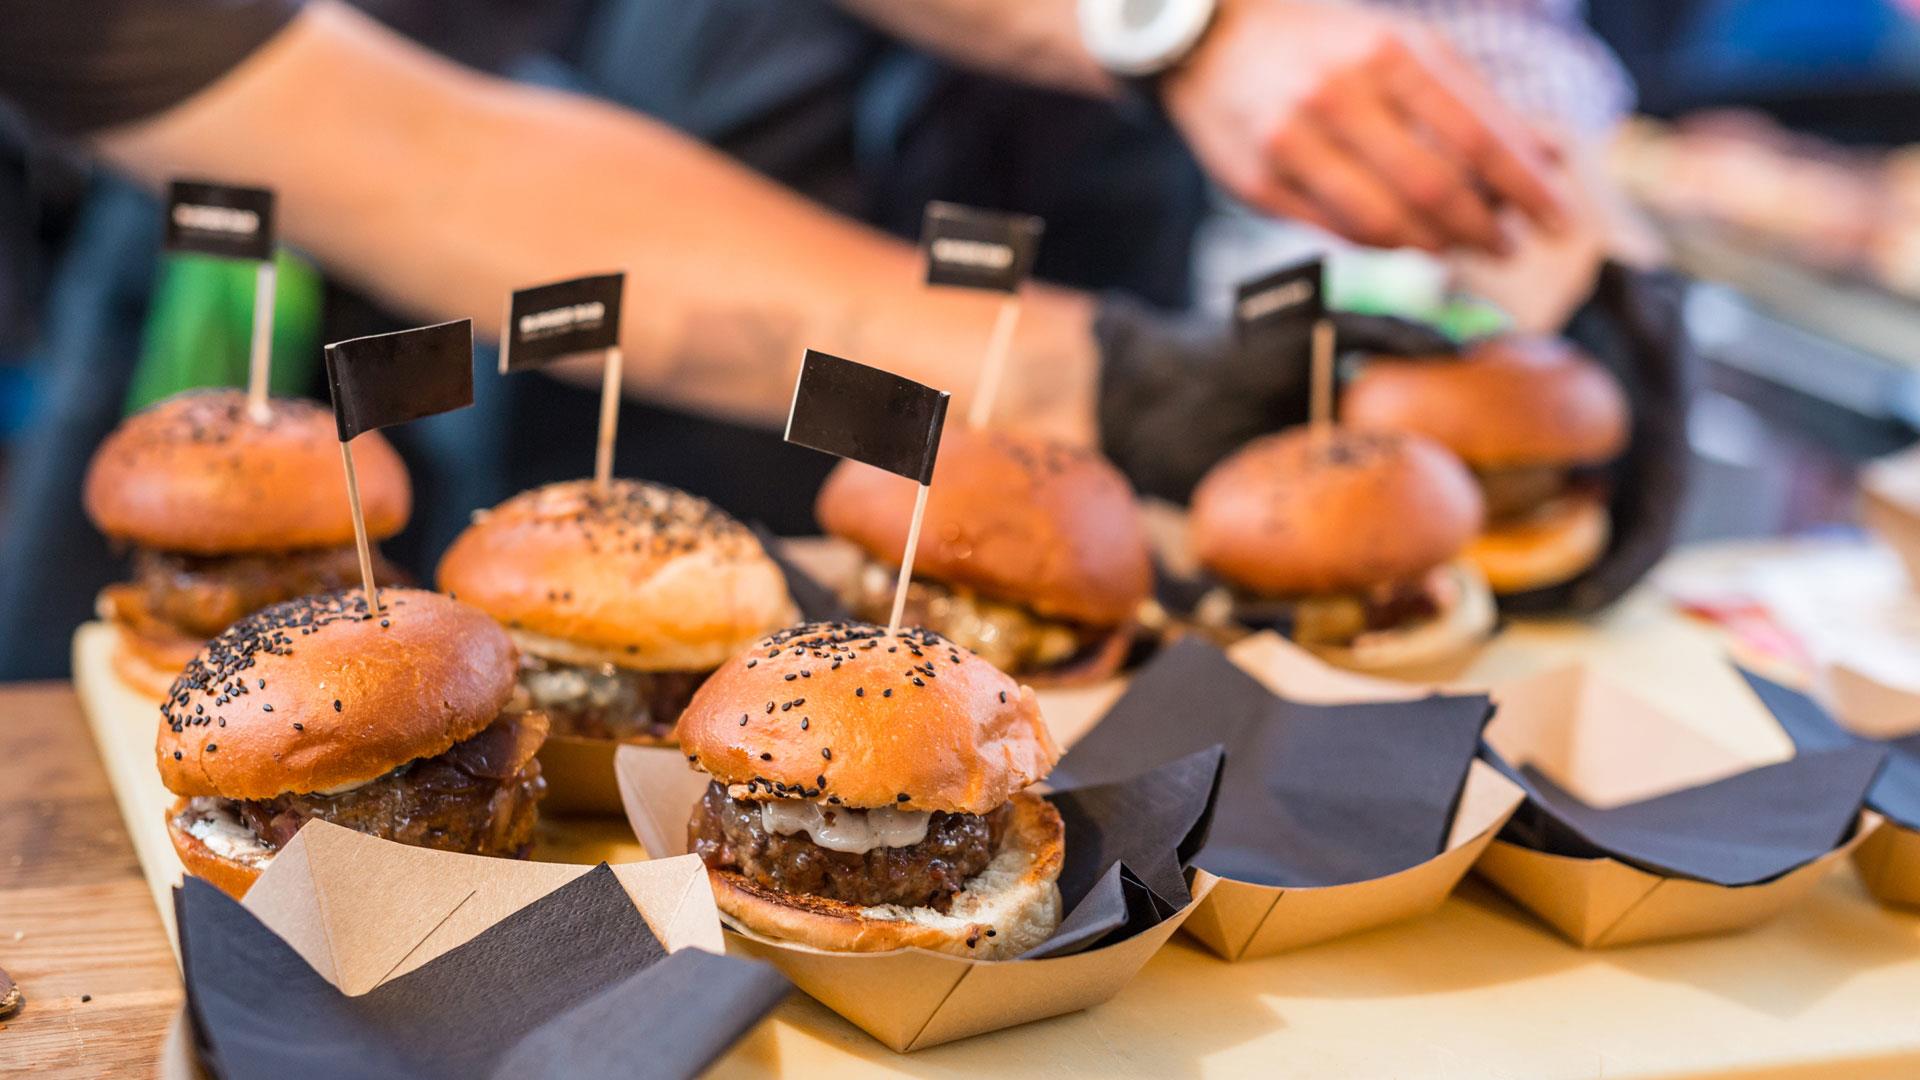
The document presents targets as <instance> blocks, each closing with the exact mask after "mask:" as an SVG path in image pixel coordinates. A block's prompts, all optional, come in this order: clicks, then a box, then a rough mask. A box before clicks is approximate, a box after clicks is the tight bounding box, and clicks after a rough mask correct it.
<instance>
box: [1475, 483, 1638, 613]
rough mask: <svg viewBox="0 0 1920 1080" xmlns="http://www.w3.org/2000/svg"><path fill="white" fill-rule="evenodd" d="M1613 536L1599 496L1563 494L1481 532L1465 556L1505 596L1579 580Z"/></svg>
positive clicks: (1604, 507)
mask: <svg viewBox="0 0 1920 1080" xmlns="http://www.w3.org/2000/svg"><path fill="white" fill-rule="evenodd" d="M1611 533H1612V523H1611V519H1610V518H1609V517H1608V515H1607V508H1606V505H1605V504H1604V503H1603V502H1601V500H1600V498H1599V497H1598V496H1597V495H1590V494H1573V495H1564V496H1562V497H1560V498H1558V499H1555V500H1553V501H1552V502H1550V503H1548V504H1546V505H1545V506H1543V507H1541V508H1540V509H1539V510H1537V511H1535V512H1534V513H1532V514H1529V515H1527V516H1526V517H1524V518H1521V519H1520V520H1518V521H1513V522H1501V523H1500V526H1499V527H1498V528H1495V529H1489V530H1488V531H1487V532H1485V533H1483V534H1481V536H1480V537H1479V539H1477V540H1475V541H1474V542H1473V543H1472V544H1470V545H1468V547H1467V552H1466V557H1467V559H1468V560H1469V561H1471V562H1472V563H1473V564H1474V565H1476V566H1478V567H1479V568H1480V572H1481V573H1483V574H1485V575H1486V576H1487V581H1488V582H1489V583H1491V584H1492V585H1493V591H1494V592H1496V593H1499V594H1501V595H1503V596H1504V595H1506V594H1508V593H1518V592H1526V591H1527V590H1529V589H1544V588H1546V587H1547V586H1549V585H1558V584H1560V583H1562V582H1566V581H1571V580H1573V579H1574V578H1576V577H1578V576H1580V574H1582V573H1584V572H1585V571H1586V569H1587V567H1589V566H1592V565H1593V564H1594V563H1595V562H1596V561H1597V560H1598V559H1599V558H1600V556H1601V554H1602V553H1603V552H1605V551H1606V550H1607V538H1608V536H1609V535H1610V534H1611Z"/></svg>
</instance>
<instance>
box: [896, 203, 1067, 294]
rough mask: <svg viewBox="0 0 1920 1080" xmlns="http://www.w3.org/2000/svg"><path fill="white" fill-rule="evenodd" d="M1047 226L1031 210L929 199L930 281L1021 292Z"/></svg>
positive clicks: (923, 231) (925, 231) (924, 231)
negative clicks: (1021, 211)
mask: <svg viewBox="0 0 1920 1080" xmlns="http://www.w3.org/2000/svg"><path fill="white" fill-rule="evenodd" d="M1044 228H1045V226H1044V224H1043V223H1042V222H1041V220H1040V219H1039V218H1037V217H1034V216H1033V215H1031V214H1007V213H1001V212H999V211H996V210H979V209H975V208H974V207H971V206H959V205H956V204H954V203H944V202H930V203H928V204H927V214H926V218H925V219H924V221H923V222H922V223H921V227H920V246H921V247H922V248H923V249H924V250H925V251H926V254H927V284H929V285H957V286H960V287H962V288H968V289H988V290H992V291H994V292H1005V293H1012V292H1018V291H1019V290H1020V285H1021V283H1022V282H1024V281H1026V280H1027V275H1028V274H1029V273H1030V272H1032V270H1033V257H1034V254H1035V253H1036V252H1037V251H1038V250H1039V247H1040V233H1041V231H1042V230H1043V229H1044Z"/></svg>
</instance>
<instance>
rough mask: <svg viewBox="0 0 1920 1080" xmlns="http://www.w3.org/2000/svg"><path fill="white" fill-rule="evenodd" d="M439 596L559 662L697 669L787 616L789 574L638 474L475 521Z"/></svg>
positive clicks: (555, 487)
mask: <svg viewBox="0 0 1920 1080" xmlns="http://www.w3.org/2000/svg"><path fill="white" fill-rule="evenodd" d="M439 583H440V588H441V589H443V590H445V591H446V592H448V593H451V594H453V595H455V596H458V597H459V598H460V600H461V601H462V602H463V603H467V604H471V605H473V606H474V607H476V608H479V609H480V610H481V611H484V612H486V613H487V614H488V615H491V616H493V617H494V619H496V620H498V621H499V622H500V623H502V624H503V625H505V626H506V627H507V628H508V632H509V633H510V634H512V636H513V639H514V643H515V644H516V645H517V646H519V647H520V648H521V649H522V650H523V651H525V652H527V653H530V654H532V655H535V656H541V657H545V658H547V659H550V660H557V661H560V662H562V663H569V664H582V665H586V664H600V663H612V664H617V665H619V666H621V667H626V668H633V669H636V670H642V671H705V670H708V669H710V668H713V667H715V666H717V665H719V664H720V663H721V662H722V661H724V660H726V659H727V658H728V657H730V656H732V655H733V654H735V653H737V652H739V651H740V650H741V649H743V648H745V647H746V646H747V645H749V644H751V643H752V642H753V641H754V640H755V639H756V638H759V637H761V636H762V635H764V634H768V633H771V632H772V631H774V630H776V629H779V628H780V627H782V626H785V625H787V624H788V623H789V622H791V621H792V620H793V617H794V607H793V601H792V600H791V599H790V598H789V597H788V596H787V582H786V577H785V576H784V575H783V574H781V572H780V567H779V566H778V565H777V564H775V563H774V561H773V560H772V559H771V558H770V557H768V555H767V553H766V550H765V549H763V548H762V547H761V546H760V541H759V540H758V539H756V538H755V537H754V535H753V533H752V532H751V531H750V530H749V529H747V527H746V526H744V525H742V524H740V523H739V522H738V521H735V520H734V519H733V518H731V517H729V516H727V515H726V514H725V513H723V512H722V511H721V510H720V509H719V508H718V507H715V506H714V505H713V504H712V503H710V502H708V501H707V500H705V499H702V498H698V497H697V496H693V495H689V494H687V493H686V492H684V491H677V490H675V489H673V488H669V487H663V486H661V485H658V484H648V483H642V482H641V481H638V480H615V481H613V483H612V485H611V487H610V489H609V491H608V493H607V494H604V495H603V494H601V493H600V492H599V491H598V490H597V489H596V488H595V486H594V484H593V482H592V481H590V480H576V481H570V482H567V483H561V484H550V485H548V486H546V487H542V488H535V489H534V490H532V491H527V492H522V493H521V494H519V495H516V496H514V497H513V498H511V499H508V500H507V501H506V502H504V503H501V504H500V505H499V506H497V507H495V508H494V509H492V510H485V511H481V512H480V513H478V514H475V515H474V521H473V524H472V525H470V526H468V527H467V529H466V531H465V532H463V533H461V534H460V536H459V538H458V539H456V540H455V541H454V542H453V546H452V547H451V548H449V549H448V550H447V553H446V555H445V556H444V557H443V558H442V559H441V560H440V571H439Z"/></svg>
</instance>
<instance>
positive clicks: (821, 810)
mask: <svg viewBox="0 0 1920 1080" xmlns="http://www.w3.org/2000/svg"><path fill="white" fill-rule="evenodd" d="M932 816H933V815H932V814H929V813H927V812H926V811H924V810H895V809H893V808H892V807H887V806H881V807H876V808H874V809H872V810H849V809H847V808H845V807H841V806H822V805H820V804H819V803H815V802H805V801H802V800H800V799H770V800H768V801H766V802H763V803H761V804H760V825H761V827H763V828H765V829H766V830H767V831H768V832H771V833H779V834H781V835H782V836H792V835H793V834H794V833H806V834H807V835H808V836H809V837H811V838H812V840H813V842H814V843H816V844H818V845H820V846H821V847H823V848H826V849H828V850H830V851H845V852H849V853H852V854H855V855H860V854H865V853H866V852H869V851H872V850H873V849H874V848H894V847H910V846H912V845H914V844H917V843H919V842H920V841H922V840H925V839H926V838H927V823H928V821H929V820H930V819H931V818H932Z"/></svg>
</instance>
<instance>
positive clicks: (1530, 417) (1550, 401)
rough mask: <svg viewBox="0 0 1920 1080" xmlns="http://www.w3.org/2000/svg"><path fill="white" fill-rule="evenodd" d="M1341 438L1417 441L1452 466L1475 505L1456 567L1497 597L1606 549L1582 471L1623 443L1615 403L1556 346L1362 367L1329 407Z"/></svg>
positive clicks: (1554, 581)
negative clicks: (1469, 569) (1375, 434)
mask: <svg viewBox="0 0 1920 1080" xmlns="http://www.w3.org/2000/svg"><path fill="white" fill-rule="evenodd" d="M1341 412H1342V419H1343V420H1344V422H1345V423H1347V424H1348V425H1350V426H1352V427H1356V428H1363V429H1370V430H1386V431H1408V432H1413V433H1415V434H1419V435H1424V436H1426V437H1427V438H1429V439H1432V440H1434V441H1435V442H1437V443H1439V444H1440V445H1442V446H1444V447H1446V448H1447V449H1449V450H1452V451H1453V452H1454V453H1455V454H1457V455H1459V457H1460V458H1461V460H1463V461H1465V462H1466V463H1467V465H1468V466H1469V467H1471V468H1472V469H1473V471H1474V475H1475V476H1476V477H1477V478H1478V479H1479V482H1480V488H1481V491H1482V493H1483V494H1484V495H1485V496H1486V502H1487V517H1488V523H1487V527H1486V531H1485V533H1484V534H1482V535H1481V536H1480V538H1479V539H1477V540H1475V541H1474V543H1473V545H1472V546H1471V547H1469V548H1468V549H1467V558H1468V559H1470V560H1471V561H1473V562H1474V563H1475V564H1477V565H1478V566H1479V567H1480V569H1481V571H1482V572H1483V573H1485V574H1486V576H1487V579H1488V581H1490V582H1491V583H1492V585H1493V590H1494V591H1495V592H1497V593H1516V592H1525V591H1527V590H1529V589H1539V588H1545V587H1547V586H1550V585H1558V584H1560V583H1562V582H1565V581H1569V580H1571V579H1573V578H1575V577H1577V576H1579V575H1580V573H1581V572H1582V571H1584V570H1586V569H1587V567H1589V566H1591V565H1593V563H1594V561H1595V560H1597V559H1598V558H1599V557H1600V555H1601V554H1602V553H1603V552H1604V551H1605V550H1606V547H1607V538H1608V533H1609V532H1610V522H1609V519H1608V515H1607V500H1606V491H1605V486H1604V484H1603V483H1601V482H1599V479H1598V478H1597V477H1595V476H1593V475H1592V470H1593V469H1595V468H1596V467H1598V466H1601V465H1604V464H1606V463H1607V462H1609V461H1611V460H1613V459H1614V458H1616V457H1618V456H1619V455H1620V452H1621V451H1622V450H1623V449H1625V447H1626V444H1627V428H1628V413H1627V398H1626V394H1625V393H1624V392H1623V391H1622V390H1621V389H1620V384H1619V383H1617V382H1616V381H1614V378H1613V376H1612V375H1611V374H1610V373H1608V371H1607V370H1606V369H1605V368H1604V367H1602V366H1601V365H1600V364H1599V363H1598V362H1597V361H1595V360H1593V359H1592V358H1590V357H1588V356H1587V355H1585V354H1584V353H1582V352H1580V351H1579V350H1578V349H1576V348H1575V347H1574V346H1572V345H1571V344H1569V343H1567V342H1565V341H1562V340H1560V339H1558V338H1545V337H1535V338H1529V337H1506V338H1494V339H1491V340H1489V341H1486V342H1483V343H1482V344H1480V345H1478V346H1477V347H1475V348H1474V349H1472V350H1470V351H1468V352H1467V353H1466V354H1464V355H1463V356H1461V357H1460V358H1459V359H1445V358H1433V359H1414V360H1402V359H1389V358H1377V359H1373V360H1370V361H1368V362H1367V364H1366V366H1365V367H1364V368H1363V369H1362V370H1361V373H1360V374H1359V375H1358V376H1357V377H1356V378H1355V379H1354V380H1353V381H1352V383H1350V384H1349V385H1348V386H1347V388H1346V390H1345V392H1344V394H1343V396H1342V400H1341Z"/></svg>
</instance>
